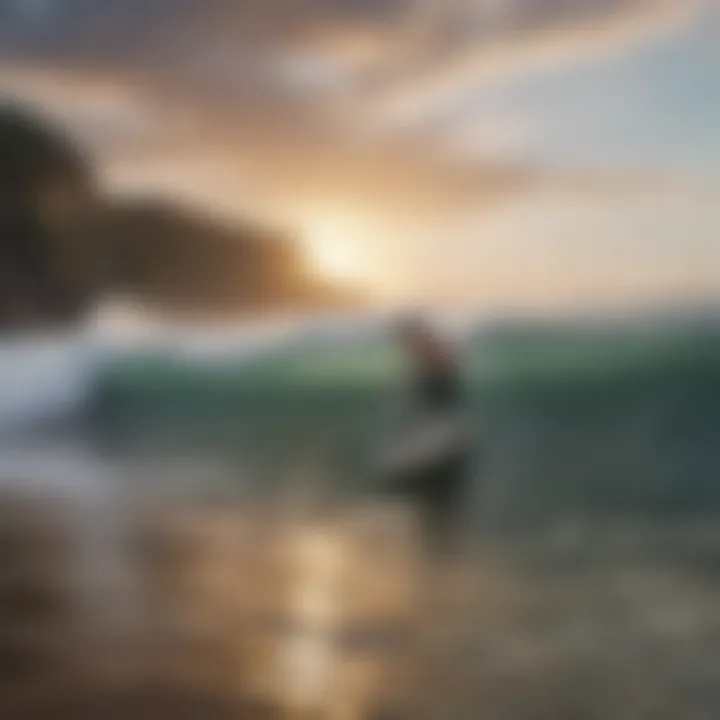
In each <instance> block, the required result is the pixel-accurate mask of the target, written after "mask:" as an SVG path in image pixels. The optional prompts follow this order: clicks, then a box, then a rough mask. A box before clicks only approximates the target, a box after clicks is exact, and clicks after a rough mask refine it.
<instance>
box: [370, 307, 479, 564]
mask: <svg viewBox="0 0 720 720" xmlns="http://www.w3.org/2000/svg"><path fill="white" fill-rule="evenodd" d="M399 336H400V340H401V342H402V345H403V347H404V351H405V355H406V357H407V359H408V361H409V365H410V383H409V387H408V390H407V397H406V398H405V399H404V402H403V407H402V414H401V418H400V422H399V423H398V425H397V427H396V428H395V430H394V432H392V433H391V434H390V437H389V438H388V439H387V440H388V441H389V446H390V448H391V451H390V453H388V454H386V455H385V464H384V469H383V473H384V476H385V478H386V483H387V485H386V487H387V488H388V490H389V492H390V493H392V494H395V495H398V496H400V497H403V498H404V499H406V500H408V501H409V502H411V503H412V504H414V505H415V506H416V507H417V509H418V511H419V515H420V522H421V531H422V533H423V536H424V539H425V541H426V542H428V544H429V547H430V549H431V550H434V551H437V550H440V551H442V550H445V549H447V543H448V542H449V541H451V539H452V537H453V533H454V530H455V529H456V525H457V521H458V511H459V509H460V506H461V504H462V502H463V499H464V496H465V490H466V484H467V475H468V470H469V464H470V459H471V456H472V443H471V437H470V435H469V433H468V428H467V425H466V418H465V396H464V393H463V388H462V381H461V377H460V371H459V368H458V361H457V358H456V356H455V353H454V352H453V349H452V348H451V347H450V346H449V344H448V343H447V342H445V341H443V340H442V339H441V338H440V337H439V336H438V335H437V333H436V332H435V331H434V329H433V328H432V327H431V326H430V325H429V324H428V323H427V322H425V321H424V320H422V319H417V318H413V319H410V320H406V321H405V322H403V323H402V325H401V327H400V332H399Z"/></svg>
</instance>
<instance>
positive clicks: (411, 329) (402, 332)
mask: <svg viewBox="0 0 720 720" xmlns="http://www.w3.org/2000/svg"><path fill="white" fill-rule="evenodd" d="M398 334H399V336H400V339H401V341H402V343H403V345H404V346H405V347H406V348H407V351H408V353H409V355H410V356H411V357H412V359H413V360H414V361H415V362H416V363H418V364H419V365H421V366H423V367H426V368H439V367H443V366H447V365H448V364H449V362H450V360H451V353H450V351H449V348H448V347H447V344H446V343H445V341H444V340H443V339H442V338H441V337H440V335H439V333H438V332H437V331H436V330H435V328H434V327H433V326H432V324H431V323H430V322H429V321H428V320H427V319H426V318H424V317H423V316H421V315H408V316H406V317H404V318H403V319H402V320H401V321H400V323H399V326H398Z"/></svg>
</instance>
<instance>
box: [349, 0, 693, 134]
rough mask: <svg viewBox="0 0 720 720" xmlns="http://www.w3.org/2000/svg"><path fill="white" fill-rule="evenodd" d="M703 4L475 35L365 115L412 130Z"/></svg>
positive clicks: (633, 41) (628, 7) (620, 8)
mask: <svg viewBox="0 0 720 720" xmlns="http://www.w3.org/2000/svg"><path fill="white" fill-rule="evenodd" d="M576 5H578V6H583V5H584V3H581V2H578V3H576ZM701 6H702V4H701V2H699V0H634V1H631V2H624V3H599V4H598V3H595V4H594V5H593V7H594V8H595V12H588V13H586V14H581V15H580V16H579V17H577V16H576V15H573V14H571V15H570V17H569V18H568V19H567V20H565V19H564V18H563V17H562V16H559V17H555V18H553V19H552V20H551V21H548V20H546V21H545V22H543V23H538V24H536V25H531V26H530V27H522V24H520V25H519V27H518V28H514V27H507V26H503V27H501V28H499V29H497V30H496V31H495V32H492V33H489V34H488V35H487V36H486V37H485V38H483V37H476V38H475V37H472V36H470V38H466V40H465V42H464V43H462V44H459V45H458V46H457V48H452V49H450V50H448V49H445V51H444V52H437V53H436V55H435V56H433V53H432V52H429V51H428V52H426V55H427V54H430V57H431V59H428V58H425V59H423V61H422V62H421V63H420V67H419V68H418V67H417V66H413V65H412V64H411V65H410V67H409V68H408V69H407V70H405V71H404V72H402V73H401V74H400V76H399V77H392V75H391V76H390V79H389V81H388V82H386V83H380V87H379V88H378V87H374V88H373V89H372V92H371V93H369V94H368V96H367V97H365V99H364V102H365V104H366V106H367V114H368V115H369V116H370V118H372V120H371V122H373V124H374V125H375V126H377V127H379V128H380V129H381V130H382V129H393V128H396V127H397V128H401V129H402V128H406V127H407V126H408V125H413V124H417V123H419V122H423V121H424V120H426V119H427V118H428V117H432V115H433V114H437V113H438V112H439V111H440V110H442V109H445V108H447V107H448V106H452V105H453V104H454V103H457V102H458V101H462V100H465V101H466V100H467V97H468V96H469V95H472V93H474V92H475V93H476V92H478V91H479V90H482V89H484V88H487V87H488V86H490V85H493V84H497V83H500V82H507V81H508V80H511V79H513V78H517V77H526V76H527V75H529V74H535V73H538V72H547V71H550V70H555V69H558V68H562V67H565V66H569V65H572V64H573V63H576V62H577V61H579V60H588V59H592V58H594V57H597V56H599V55H606V54H613V53H617V52H619V51H621V50H624V49H627V48H634V47H637V46H638V45H639V44H641V43H642V42H644V41H646V40H648V39H651V38H656V37H658V36H661V35H663V34H665V33H668V32H671V31H673V30H677V29H678V28H680V27H682V25H683V24H684V23H687V22H688V21H690V20H691V19H693V18H697V17H698V12H699V9H700V8H701ZM426 42H428V43H429V42H430V40H427V41H426ZM353 112H355V113H356V112H357V109H355V110H354V111H353Z"/></svg>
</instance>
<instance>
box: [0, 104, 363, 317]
mask: <svg viewBox="0 0 720 720" xmlns="http://www.w3.org/2000/svg"><path fill="white" fill-rule="evenodd" d="M111 293H115V294H120V295H123V296H126V297H127V296H129V297H131V298H134V299H136V300H138V301H140V302H145V303H147V304H148V305H151V306H154V307H155V308H157V309H160V310H168V311H172V312H180V313H183V312H192V313H201V314H218V313H219V314H222V315H224V316H228V315H233V314H241V313H242V314H246V313H258V312H261V311H266V310H273V309H279V308H290V307H293V308H303V309H311V308H319V307H337V306H340V305H343V306H345V305H347V304H348V303H351V304H355V299H354V298H352V297H351V296H350V295H349V294H348V293H344V292H341V291H340V290H338V289H337V288H334V287H332V286H329V285H327V284H325V283H321V282H319V281H318V279H317V278H315V277H313V274H312V273H311V272H310V271H309V270H308V268H307V267H306V266H305V263H304V262H303V258H302V255H301V253H300V252H299V249H298V245H297V244H296V243H294V242H292V241H291V239H289V238H287V237H286V236H284V235H283V234H281V233H277V232H274V231H272V230H270V229H268V228H266V227H262V226H257V225H251V224H247V223H245V224H243V223H236V224H232V225H226V224H223V223H221V222H219V221H218V220H216V219H214V218H212V217H211V216H209V215H207V214H203V213H199V212H197V211H191V210H189V209H187V208H184V207H182V206H179V205H177V204H174V203H171V202H168V201H161V200H152V199H148V198H145V199H143V200H134V201H125V202H114V201H111V200H110V199H108V198H103V197H101V196H100V194H99V192H98V191H97V190H96V188H95V184H94V182H93V177H92V172H91V171H90V168H89V165H88V164H87V163H86V162H85V161H84V159H83V158H82V157H81V155H80V154H79V153H78V152H77V150H76V149H75V148H74V147H73V146H72V144H71V143H70V142H69V141H68V140H66V139H65V138H63V137H62V136H61V135H60V134H59V133H57V132H56V131H55V130H54V129H52V128H51V127H50V126H48V125H47V124H46V123H44V122H43V121H41V120H39V119H38V118H36V117H34V116H33V115H32V114H30V113H27V112H25V111H21V110H18V109H17V108H11V107H1V106H0V329H8V328H18V327H19V328H30V327H38V326H48V325H52V324H60V323H70V322H73V321H75V320H77V319H79V318H80V317H81V316H82V314H83V313H84V312H85V311H86V310H88V309H89V308H90V307H91V306H92V305H94V304H95V303H96V302H97V301H98V300H99V299H100V298H102V297H103V295H105V294H111Z"/></svg>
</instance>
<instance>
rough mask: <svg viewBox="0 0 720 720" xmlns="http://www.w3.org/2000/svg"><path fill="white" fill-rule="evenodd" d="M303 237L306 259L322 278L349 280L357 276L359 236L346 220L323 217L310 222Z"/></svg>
mask: <svg viewBox="0 0 720 720" xmlns="http://www.w3.org/2000/svg"><path fill="white" fill-rule="evenodd" d="M306 237H307V239H306V244H307V248H308V254H309V257H310V262H311V264H312V266H313V267H314V269H315V270H316V272H318V273H319V274H320V275H322V276H323V277H324V278H326V279H328V280H335V281H338V280H339V281H345V282H349V281H355V280H357V279H358V278H359V277H360V275H361V274H362V270H361V260H360V256H359V252H358V245H357V243H358V242H359V240H358V239H357V238H356V236H355V235H354V233H353V231H352V229H351V228H350V227H349V224H345V223H343V222H342V221H341V220H338V219H336V218H334V217H333V218H331V217H327V218H323V219H321V220H319V221H316V222H314V223H311V224H310V227H309V228H308V232H307V234H306Z"/></svg>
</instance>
